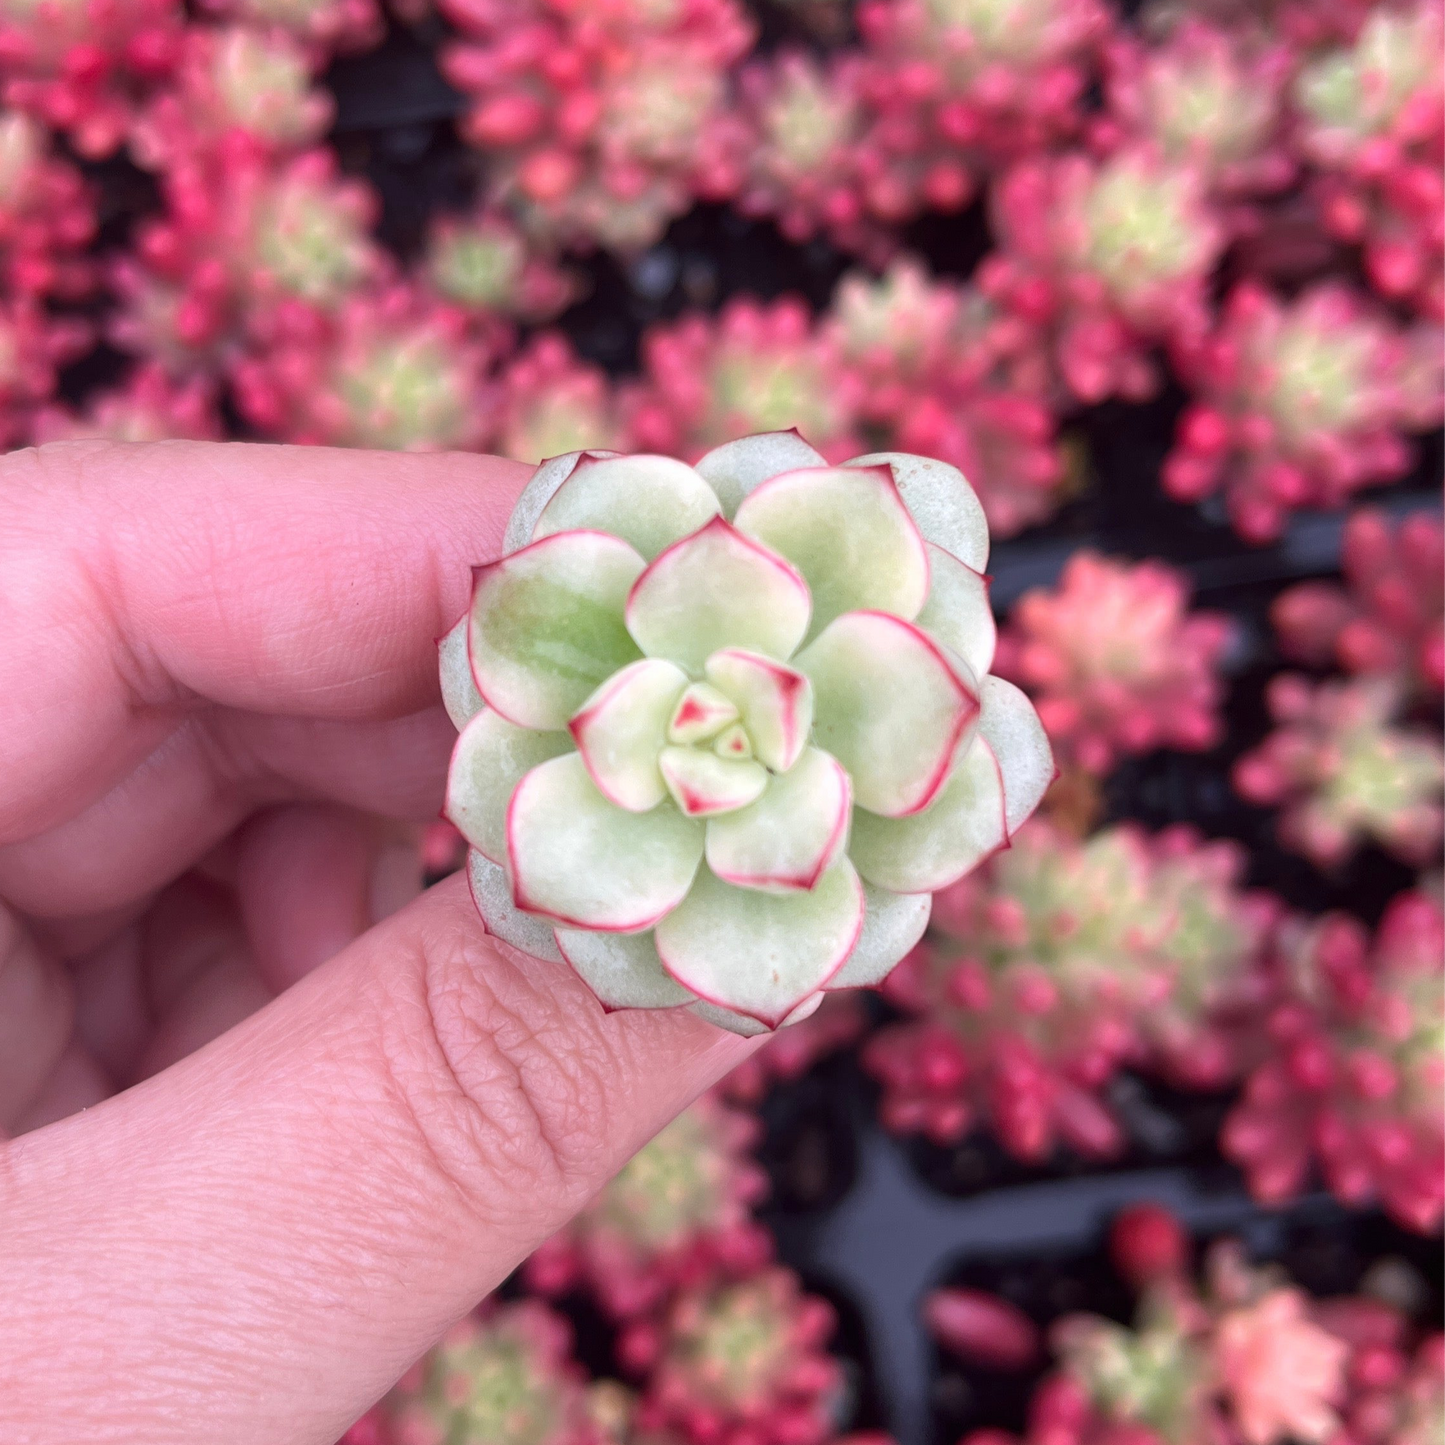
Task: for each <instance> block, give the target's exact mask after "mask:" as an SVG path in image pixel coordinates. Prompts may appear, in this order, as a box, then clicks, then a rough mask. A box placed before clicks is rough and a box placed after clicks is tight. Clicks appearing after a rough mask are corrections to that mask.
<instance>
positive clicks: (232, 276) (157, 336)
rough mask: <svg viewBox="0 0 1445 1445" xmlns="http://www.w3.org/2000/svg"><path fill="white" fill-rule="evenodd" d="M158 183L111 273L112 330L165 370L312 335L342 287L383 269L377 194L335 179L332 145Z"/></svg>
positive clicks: (196, 167)
mask: <svg viewBox="0 0 1445 1445" xmlns="http://www.w3.org/2000/svg"><path fill="white" fill-rule="evenodd" d="M162 189H163V193H164V195H165V200H166V206H165V210H164V212H163V213H162V215H161V216H160V217H159V218H158V219H156V220H154V221H149V222H146V223H145V224H144V225H143V226H142V227H141V228H140V229H139V232H138V238H137V246H136V252H135V254H134V255H128V256H124V257H121V258H120V259H119V260H118V262H117V263H116V265H115V267H114V270H113V272H112V276H111V281H112V284H113V286H114V288H115V290H116V291H117V292H118V294H119V295H120V297H121V301H122V306H121V310H120V312H119V314H118V315H117V316H116V317H115V318H114V319H113V321H112V322H111V326H110V336H111V339H112V340H113V341H114V342H115V344H116V345H118V346H119V347H121V348H122V349H123V350H126V351H130V352H133V353H137V354H139V355H141V356H144V357H147V358H151V359H154V360H156V361H159V362H160V363H161V364H162V365H164V366H165V367H166V368H167V370H169V371H171V372H173V373H176V374H181V373H186V372H191V371H197V370H200V371H211V372H219V371H221V370H223V369H224V368H225V366H226V365H227V364H228V363H229V362H230V361H231V360H232V359H233V358H234V357H235V356H236V355H237V353H238V351H239V349H240V348H241V346H242V345H243V344H244V343H246V342H247V341H248V340H252V339H257V340H260V341H262V342H272V341H274V340H276V338H277V336H278V334H281V335H284V336H286V337H287V338H288V339H294V338H296V337H299V336H302V335H309V336H311V337H313V338H314V337H319V336H321V335H322V334H323V333H324V332H325V330H326V325H327V320H326V318H327V317H328V315H329V314H330V313H331V312H333V311H334V310H335V309H336V308H337V307H338V306H340V304H341V303H342V302H343V301H344V300H345V299H346V298H347V297H348V296H350V295H351V294H352V293H353V292H354V291H356V290H358V289H359V288H360V287H361V286H362V284H363V283H364V282H371V283H375V282H377V281H379V280H382V279H384V277H385V276H386V274H387V271H388V266H387V263H386V261H385V259H384V257H383V253H382V251H381V250H380V248H379V247H378V246H377V245H376V244H375V242H373V241H372V239H371V237H370V235H369V234H368V233H369V231H370V227H371V223H372V221H373V219H374V218H375V214H376V210H377V207H378V202H377V199H376V197H375V195H374V193H373V192H372V191H371V189H370V187H368V186H367V185H366V184H365V183H364V182H360V181H354V180H342V179H340V178H339V177H338V175H337V164H336V159H335V157H334V156H333V155H332V154H331V152H329V151H325V150H314V151H308V152H306V153H305V154H304V155H300V156H297V157H295V158H294V159H292V160H289V161H286V162H284V163H283V164H281V165H280V166H278V167H272V166H271V164H270V163H269V162H267V161H266V160H265V159H264V158H263V157H261V156H259V155H250V156H240V157H234V158H232V162H231V165H230V173H229V175H228V184H227V185H226V186H225V187H223V188H220V189H218V188H217V187H216V186H215V184H214V177H213V175H212V173H211V171H210V169H209V168H208V167H207V166H205V165H201V164H195V163H187V164H183V165H177V166H175V167H172V168H171V169H168V170H167V171H165V172H164V173H163V175H162Z"/></svg>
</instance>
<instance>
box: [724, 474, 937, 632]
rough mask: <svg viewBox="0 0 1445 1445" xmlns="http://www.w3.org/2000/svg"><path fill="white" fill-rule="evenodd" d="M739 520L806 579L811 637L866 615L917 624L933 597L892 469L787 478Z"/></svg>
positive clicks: (767, 486)
mask: <svg viewBox="0 0 1445 1445" xmlns="http://www.w3.org/2000/svg"><path fill="white" fill-rule="evenodd" d="M736 520H737V527H738V530H739V531H741V532H745V533H746V534H747V535H748V536H751V537H756V538H757V539H758V540H759V541H760V542H762V543H763V544H764V545H766V546H767V547H769V548H771V549H772V550H773V551H775V552H778V553H780V554H781V555H782V556H784V557H786V558H787V559H788V561H790V562H791V563H792V564H793V565H794V566H795V567H796V568H797V569H798V571H799V572H801V573H802V575H803V579H804V581H805V582H806V583H807V585H808V588H809V590H810V591H811V592H812V594H813V620H812V625H811V628H810V630H809V635H810V636H814V637H815V636H817V635H818V633H820V632H821V631H822V630H823V629H824V628H825V627H827V625H828V624H829V623H830V622H832V621H833V619H834V618H835V617H838V616H841V615H842V614H843V613H845V612H855V611H858V610H860V609H877V610H879V611H883V612H891V613H893V614H894V615H895V616H898V617H904V618H912V617H914V616H916V615H917V613H918V609H919V608H920V607H922V606H923V601H924V598H925V597H926V596H927V595H928V557H927V554H926V553H925V551H924V546H923V538H922V537H921V536H920V535H919V531H918V528H917V527H916V526H915V525H914V522H913V518H912V517H911V516H910V515H909V513H908V508H907V507H906V506H905V505H904V502H903V499H902V498H901V497H900V495H899V493H898V488H897V487H896V486H895V485H894V482H893V475H892V473H891V472H890V471H889V469H888V468H887V467H875V468H872V469H868V468H863V469H859V468H849V467H812V468H808V469H805V470H803V471H796V472H784V473H783V474H782V475H781V476H776V477H773V478H771V479H770V480H769V481H766V482H764V483H762V485H761V486H759V487H758V488H757V489H756V490H755V491H753V492H752V493H751V494H750V495H749V496H748V497H747V498H746V499H745V500H744V502H743V503H742V505H741V506H740V507H739V508H738V512H737V519H736Z"/></svg>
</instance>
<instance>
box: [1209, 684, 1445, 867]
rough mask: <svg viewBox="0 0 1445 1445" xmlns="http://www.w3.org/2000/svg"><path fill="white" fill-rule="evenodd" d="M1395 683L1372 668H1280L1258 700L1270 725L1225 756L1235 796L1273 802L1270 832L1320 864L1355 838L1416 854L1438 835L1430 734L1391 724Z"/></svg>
mask: <svg viewBox="0 0 1445 1445" xmlns="http://www.w3.org/2000/svg"><path fill="white" fill-rule="evenodd" d="M1400 700H1401V699H1400V691H1399V688H1398V687H1396V686H1395V685H1394V684H1393V683H1391V682H1390V681H1388V680H1385V679H1379V678H1362V679H1360V680H1359V681H1356V682H1348V683H1343V682H1323V683H1320V684H1318V685H1317V686H1312V685H1311V684H1310V683H1309V682H1307V681H1306V680H1305V679H1304V678H1302V677H1299V676H1297V675H1295V674H1293V673H1281V674H1279V675H1278V676H1277V677H1275V678H1274V679H1273V680H1272V681H1271V683H1270V686H1269V691H1268V694H1267V701H1268V704H1269V711H1270V715H1271V716H1272V717H1273V719H1274V721H1275V724H1276V727H1275V731H1274V732H1272V733H1271V734H1270V735H1269V736H1268V737H1267V738H1266V739H1265V740H1264V742H1262V743H1261V744H1260V745H1259V747H1257V748H1256V749H1254V750H1253V751H1252V752H1249V753H1246V754H1245V755H1244V756H1243V757H1242V758H1240V759H1239V761H1238V762H1237V763H1236V764H1235V768H1234V786H1235V789H1236V791H1238V793H1239V794H1240V796H1241V797H1243V798H1245V799H1247V800H1248V801H1249V802H1251V803H1257V804H1260V805H1262V806H1265V807H1281V808H1282V809H1283V812H1282V814H1281V817H1280V820H1279V836H1280V841H1281V842H1282V843H1283V844H1284V845H1285V846H1286V847H1288V848H1291V849H1293V850H1294V851H1295V852H1297V853H1302V854H1304V856H1305V857H1307V858H1309V859H1310V860H1311V861H1312V862H1314V863H1315V864H1317V865H1318V866H1319V867H1321V868H1331V867H1335V866H1337V865H1339V864H1340V863H1343V862H1344V861H1345V860H1346V859H1348V858H1349V857H1351V856H1352V855H1353V854H1354V853H1355V851H1356V850H1357V849H1358V848H1359V847H1360V845H1361V844H1363V843H1365V842H1367V841H1368V842H1374V843H1378V844H1379V845H1380V846H1381V847H1382V848H1385V849H1387V850H1388V851H1389V852H1391V853H1393V854H1395V855H1396V857H1398V858H1400V859H1401V860H1403V861H1404V862H1407V863H1413V864H1417V865H1419V864H1424V863H1427V862H1429V861H1430V859H1431V858H1432V856H1433V855H1434V853H1435V851H1436V849H1437V848H1438V847H1439V845H1440V837H1441V819H1442V809H1441V805H1440V783H1441V779H1442V777H1445V757H1442V753H1441V748H1440V742H1439V739H1438V737H1437V736H1435V735H1434V734H1432V733H1430V732H1428V731H1426V730H1424V729H1422V728H1415V727H1402V726H1399V725H1397V723H1396V718H1397V717H1398V714H1399V710H1400Z"/></svg>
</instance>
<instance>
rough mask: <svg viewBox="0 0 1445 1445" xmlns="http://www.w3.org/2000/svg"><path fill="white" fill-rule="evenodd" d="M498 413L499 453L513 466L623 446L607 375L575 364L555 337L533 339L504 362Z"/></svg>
mask: <svg viewBox="0 0 1445 1445" xmlns="http://www.w3.org/2000/svg"><path fill="white" fill-rule="evenodd" d="M498 412H499V417H500V423H501V426H500V432H499V436H498V441H499V444H500V447H501V450H502V452H503V453H504V454H505V455H506V456H509V457H514V458H515V459H516V460H517V461H519V462H540V461H541V460H542V459H543V458H544V457H557V456H561V455H562V454H563V453H565V452H582V451H606V450H608V449H610V448H613V447H618V446H621V445H622V442H623V433H624V426H623V422H622V419H621V417H620V416H619V415H618V408H617V404H616V397H615V395H614V393H613V389H612V384H611V382H610V381H609V380H608V377H607V373H606V372H605V371H603V370H602V368H601V367H600V366H592V365H590V364H589V363H587V362H584V361H580V360H579V359H578V358H577V356H576V354H575V353H574V352H573V350H572V346H571V343H570V342H569V341H568V340H567V338H566V337H565V336H563V335H562V334H561V333H560V332H555V331H548V332H543V333H542V334H541V335H539V336H535V337H533V338H532V340H531V341H530V342H529V343H528V344H527V346H526V347H524V348H523V350H522V351H521V352H520V353H519V354H518V355H517V356H515V357H514V358H513V359H512V360H511V361H510V362H508V364H507V366H506V369H505V370H504V371H503V373H502V377H501V401H500V405H499V408H498Z"/></svg>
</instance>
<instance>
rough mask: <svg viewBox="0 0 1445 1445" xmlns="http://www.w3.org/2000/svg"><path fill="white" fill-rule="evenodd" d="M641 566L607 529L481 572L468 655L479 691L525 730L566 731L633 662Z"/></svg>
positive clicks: (564, 537) (553, 540)
mask: <svg viewBox="0 0 1445 1445" xmlns="http://www.w3.org/2000/svg"><path fill="white" fill-rule="evenodd" d="M644 565H645V564H644V562H643V560H642V558H641V557H639V556H638V554H637V553H636V552H635V551H633V549H632V548H631V547H629V546H628V545H627V543H626V542H624V541H622V540H621V539H620V538H617V537H612V536H609V535H608V534H607V533H605V532H568V533H560V534H558V535H557V536H555V537H548V538H544V539H543V540H542V541H540V542H534V543H533V544H532V545H531V546H530V547H526V548H524V549H523V550H522V551H520V552H514V553H512V554H511V556H509V557H505V558H503V559H502V561H500V562H494V563H493V564H492V565H491V566H490V567H486V568H482V569H481V570H480V572H479V574H478V577H477V585H476V591H475V593H474V594H473V597H472V610H471V623H470V631H469V633H468V651H469V653H470V656H471V660H472V676H473V678H474V679H475V680H476V684H477V691H478V692H480V693H481V695H482V697H483V698H485V699H486V701H487V702H488V703H489V704H490V705H491V706H492V707H494V708H496V710H497V711H498V712H499V713H501V714H502V716H503V717H506V718H509V719H510V720H511V721H513V722H515V723H517V724H518V725H519V726H521V727H532V728H539V729H554V728H560V727H564V726H565V725H566V723H567V721H568V719H569V718H571V716H572V714H573V713H574V712H576V710H577V709H578V708H579V707H580V706H581V705H582V704H583V703H584V702H585V701H586V700H587V698H588V696H589V695H590V694H591V693H592V691H593V689H594V688H596V687H597V685H598V684H599V683H601V682H603V681H604V680H605V679H606V678H608V677H609V676H611V674H612V673H614V672H616V671H617V669H618V668H619V667H623V666H625V665H626V664H627V663H629V662H631V661H633V660H634V659H635V658H636V657H637V655H638V650H637V644H636V643H635V642H633V640H632V638H631V637H629V636H628V634H627V628H626V626H625V624H624V622H623V608H624V606H625V605H626V601H627V594H628V593H629V591H630V590H631V588H632V584H633V583H634V582H635V581H636V580H637V578H638V577H639V576H640V575H641V574H642V570H643V567H644Z"/></svg>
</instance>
